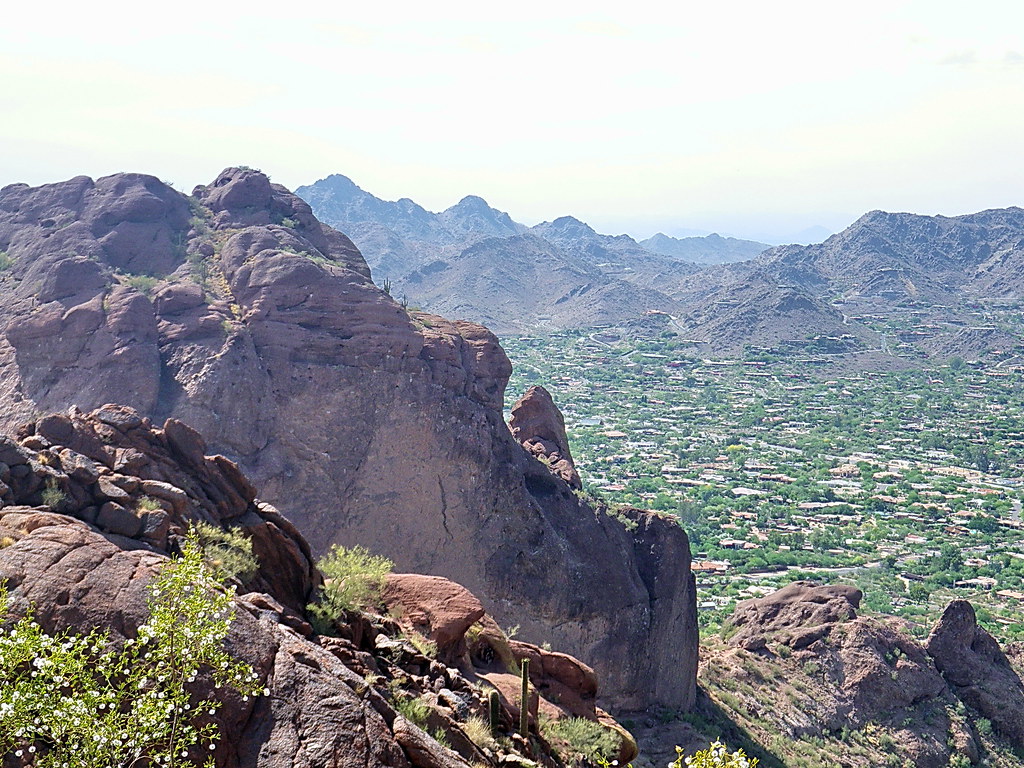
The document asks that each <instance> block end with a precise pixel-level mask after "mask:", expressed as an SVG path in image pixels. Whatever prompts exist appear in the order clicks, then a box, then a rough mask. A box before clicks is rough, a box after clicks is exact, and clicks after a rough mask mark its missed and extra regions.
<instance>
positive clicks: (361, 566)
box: [308, 545, 395, 631]
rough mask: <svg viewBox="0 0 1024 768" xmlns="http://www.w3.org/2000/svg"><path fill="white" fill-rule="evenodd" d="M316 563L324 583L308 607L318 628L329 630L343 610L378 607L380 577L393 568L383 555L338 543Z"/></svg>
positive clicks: (382, 581) (382, 582)
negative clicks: (342, 545) (315, 599)
mask: <svg viewBox="0 0 1024 768" xmlns="http://www.w3.org/2000/svg"><path fill="white" fill-rule="evenodd" d="M317 565H318V566H319V567H320V571H321V572H322V573H323V575H324V586H323V589H321V590H320V594H319V596H318V599H317V601H316V602H314V603H312V604H310V605H309V606H308V610H309V613H310V614H311V615H312V616H313V618H314V619H315V620H316V623H317V624H318V627H317V629H318V630H319V631H327V630H329V629H330V626H331V625H332V624H333V623H334V622H337V621H339V620H341V619H342V618H343V617H344V614H345V612H346V611H355V610H364V609H367V608H372V607H376V606H378V605H379V603H380V591H381V589H382V588H383V587H384V579H385V577H387V575H388V574H389V573H391V570H392V569H393V568H394V567H395V564H394V563H393V562H391V561H390V560H388V559H387V558H386V557H380V556H379V555H373V554H370V551H369V550H367V549H365V548H364V547H352V548H347V547H341V546H338V545H335V546H333V547H331V551H330V552H328V553H327V554H326V555H325V556H324V557H322V558H320V562H319V563H318V564H317Z"/></svg>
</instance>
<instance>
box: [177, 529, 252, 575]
mask: <svg viewBox="0 0 1024 768" xmlns="http://www.w3.org/2000/svg"><path fill="white" fill-rule="evenodd" d="M193 531H195V536H196V540H197V541H198V542H199V546H200V547H201V548H202V550H203V557H204V558H205V559H206V564H207V565H209V566H210V567H211V568H213V569H214V570H216V571H218V572H219V573H222V574H224V575H225V576H226V577H227V578H229V579H238V580H239V581H240V582H241V583H243V584H244V583H245V582H247V581H248V580H249V579H251V578H252V577H253V576H255V575H256V572H257V571H259V569H260V563H259V560H257V559H256V556H255V555H254V554H253V553H252V539H250V538H249V537H248V536H246V535H245V534H244V533H242V532H241V531H239V530H237V529H233V530H232V529H228V530H224V529H223V528H218V527H217V526H216V525H210V524H209V523H196V524H195V526H193Z"/></svg>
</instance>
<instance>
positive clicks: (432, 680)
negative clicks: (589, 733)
mask: <svg viewBox="0 0 1024 768" xmlns="http://www.w3.org/2000/svg"><path fill="white" fill-rule="evenodd" d="M205 452H206V445H205V442H204V440H203V438H202V437H201V436H200V435H199V434H198V433H197V432H196V431H195V430H193V429H191V428H190V427H188V426H186V425H185V424H183V423H181V422H179V421H176V420H173V419H171V420H168V421H167V422H166V423H165V424H164V426H163V428H162V429H161V428H156V427H154V426H153V425H152V424H151V423H150V422H149V420H148V419H146V418H143V417H141V416H140V415H139V414H138V413H137V412H136V411H134V410H132V409H129V408H126V407H122V406H112V405H107V406H104V407H103V408H101V409H98V410H97V411H95V412H93V413H88V414H84V413H81V412H78V411H76V410H72V411H71V412H69V413H68V414H55V415H51V416H46V417H44V418H41V419H39V420H37V421H35V422H32V423H30V424H29V425H27V426H26V427H25V428H24V429H23V430H21V433H20V439H19V440H18V441H15V440H13V439H10V438H6V437H0V539H2V540H3V544H0V584H4V585H5V586H6V587H7V588H8V589H9V590H10V593H11V600H12V604H13V606H14V609H15V611H16V612H18V613H20V612H23V611H24V610H25V609H26V608H27V607H28V606H30V605H31V606H33V607H34V613H35V616H36V619H37V620H38V621H39V622H40V623H41V624H42V625H43V626H44V628H45V629H46V630H47V631H49V632H51V633H56V632H60V631H63V630H65V629H72V630H74V631H77V632H85V631H88V630H91V629H93V628H100V629H103V630H107V631H109V632H110V635H111V638H112V640H113V641H114V642H118V641H120V640H122V639H124V638H126V637H130V636H132V634H133V632H134V628H135V627H137V626H139V624H141V623H142V622H143V621H144V619H145V616H146V613H147V605H146V603H147V593H146V586H147V584H148V583H149V581H150V579H151V578H152V577H153V575H154V573H155V572H156V569H157V568H158V567H159V566H160V564H161V563H162V562H163V561H164V560H165V559H166V556H167V554H168V553H169V552H171V551H173V550H174V549H175V548H176V546H177V545H178V544H179V543H180V540H181V537H182V536H183V535H184V533H185V531H186V529H187V528H188V527H189V526H190V525H191V524H192V523H194V522H197V521H204V522H209V523H214V524H219V525H223V526H227V527H230V528H234V529H241V530H242V531H244V532H245V533H247V534H248V535H250V536H251V538H252V541H253V549H254V553H255V554H256V555H257V557H258V559H259V566H260V567H259V570H258V571H257V573H256V575H255V576H253V577H252V578H250V579H249V580H248V581H247V582H246V583H245V584H244V585H241V590H240V591H241V592H242V593H243V594H241V596H240V597H238V598H236V599H235V601H234V603H235V613H236V620H235V622H234V624H233V625H232V629H231V634H230V636H229V638H228V641H227V643H228V650H229V651H230V652H231V653H232V654H233V655H235V656H237V657H238V658H240V659H243V660H245V661H247V662H248V663H250V664H251V665H253V667H254V668H255V670H256V671H257V673H258V674H259V676H260V680H261V682H262V684H263V685H265V686H266V687H267V688H269V689H270V691H271V693H270V695H269V696H267V697H257V698H256V699H255V700H249V701H243V700H240V699H239V698H238V697H237V696H233V695H232V694H229V693H226V694H224V696H225V698H224V702H225V704H226V706H225V707H224V708H223V709H222V710H220V712H219V713H218V715H217V717H218V724H219V727H220V730H221V734H222V738H221V740H220V742H219V746H218V748H217V751H216V753H215V757H216V763H217V765H218V766H219V767H220V768H236V767H237V768H242V767H243V766H245V767H247V768H248V767H249V766H253V767H254V768H297V767H305V768H342V766H350V765H371V766H396V767H404V766H413V767H414V768H468V766H469V765H471V764H473V765H487V766H490V765H495V764H497V763H498V762H499V760H505V762H506V763H507V762H508V759H507V758H506V756H504V755H502V754H500V753H499V752H498V751H497V750H496V748H491V747H481V746H479V745H476V744H474V743H473V742H472V741H471V740H470V739H469V738H468V737H467V736H466V734H465V733H464V732H463V730H462V725H461V724H462V723H463V722H465V720H466V718H467V717H468V716H469V715H472V714H476V715H481V714H484V713H486V711H487V710H486V700H485V698H484V696H483V695H482V694H481V693H480V691H479V690H478V689H477V688H475V687H474V686H473V683H474V682H479V681H480V680H481V679H482V678H479V677H478V675H477V671H478V670H477V669H476V668H475V667H474V665H473V662H472V660H471V659H470V654H469V649H468V644H467V641H466V633H467V631H468V630H469V629H470V627H471V626H473V625H474V624H476V623H478V622H485V623H486V625H487V627H488V628H490V631H492V632H494V637H495V638H500V639H501V641H502V642H504V643H505V645H506V646H508V641H507V640H505V639H504V635H503V634H502V633H501V632H500V630H497V625H496V624H495V623H494V621H493V619H491V618H490V617H489V616H486V615H485V614H484V610H483V608H482V606H481V604H480V601H479V600H477V599H476V598H475V597H474V596H473V595H472V594H471V593H470V592H469V591H468V590H466V589H465V588H464V587H461V586H460V585H458V584H455V583H453V582H450V581H448V580H446V579H441V578H438V577H433V576H419V575H415V574H401V575H397V576H393V577H392V578H391V579H390V580H389V585H388V588H387V590H386V592H385V596H386V598H387V600H388V601H389V602H390V604H391V605H392V607H396V608H397V607H398V606H401V607H402V609H403V610H402V611H401V613H400V614H399V615H400V619H399V621H400V624H402V625H404V626H405V627H406V629H407V630H408V631H413V632H420V633H423V634H429V635H430V636H431V637H432V638H433V639H435V640H436V641H437V644H438V650H439V654H438V657H439V659H440V661H441V662H444V663H439V661H438V659H435V658H428V657H426V656H424V655H423V654H422V653H420V652H418V651H417V650H415V649H414V648H413V646H412V645H410V644H409V643H407V642H403V641H402V640H400V639H398V637H397V636H398V629H399V625H396V624H394V623H392V622H390V621H388V620H387V619H383V618H381V617H376V618H375V617H371V616H352V617H350V618H351V623H347V624H345V625H344V626H343V627H342V629H344V630H345V631H344V633H343V634H345V635H347V636H348V639H345V638H336V637H320V636H315V635H314V634H313V630H312V627H311V626H310V624H309V622H308V621H307V620H306V616H305V606H306V603H307V601H308V600H309V599H310V597H311V595H310V590H311V589H312V588H313V586H314V585H317V584H319V583H320V575H319V573H318V572H317V571H316V570H315V568H313V567H312V565H311V562H310V554H309V548H308V546H307V545H306V543H305V541H304V540H303V539H302V537H301V536H300V535H298V533H297V532H296V531H295V529H294V528H293V527H292V526H291V524H290V523H288V522H287V520H285V519H284V518H283V517H282V516H281V515H280V514H279V513H277V512H276V510H274V509H273V508H272V507H270V506H269V505H267V504H264V503H263V502H260V501H258V500H257V499H256V495H255V489H254V488H253V486H252V485H251V484H250V483H249V481H248V480H247V479H246V478H245V477H244V476H243V475H242V474H241V472H240V471H239V470H238V467H237V466H236V465H235V464H233V463H232V462H230V461H228V460H227V459H225V458H224V457H222V456H206V455H205ZM55 491H60V494H55ZM43 501H48V502H49V504H50V505H52V506H50V507H49V508H47V507H45V506H41V505H40V504H41V502H43ZM516 652H517V656H516V657H515V658H525V657H527V656H529V657H531V658H534V657H536V658H537V659H538V661H537V664H536V670H535V674H534V677H533V679H534V683H535V685H536V686H537V688H538V690H539V691H540V693H541V695H543V696H553V695H554V694H555V693H559V694H561V695H564V696H565V697H566V700H567V701H568V700H573V701H578V702H579V707H578V708H577V709H576V710H573V713H574V714H578V713H582V714H583V715H584V716H587V715H589V716H590V717H592V718H596V717H597V714H598V711H597V710H595V708H594V698H595V694H596V689H597V686H596V679H595V678H594V676H593V673H592V672H591V671H590V670H589V668H587V667H586V666H585V665H583V664H582V663H581V662H579V661H577V660H575V659H573V658H572V657H570V656H567V655H564V654H556V653H551V652H547V651H541V650H540V649H538V648H536V647H534V646H528V645H524V644H516ZM510 658H512V657H510ZM449 662H450V663H449ZM513 662H514V659H513ZM451 665H458V666H459V667H460V668H461V670H462V672H461V673H460V672H459V671H457V670H456V669H453V668H452V666H451ZM377 678H380V679H381V680H382V684H381V686H380V688H379V689H378V688H375V687H373V685H372V682H373V680H375V679H377ZM384 682H388V683H390V686H389V687H385V686H384V685H383V683H384ZM556 684H557V686H558V687H553V686H555V685H556ZM395 691H404V692H406V693H407V694H409V695H414V696H416V697H418V698H420V699H421V700H422V701H423V702H425V703H426V704H427V705H428V706H429V707H430V713H431V714H430V722H429V726H430V727H431V728H436V729H439V730H440V731H442V732H444V733H445V735H446V738H448V740H449V742H450V743H451V744H452V746H453V749H448V748H445V747H443V746H441V745H440V744H439V743H438V742H437V741H436V740H435V739H434V738H432V737H431V736H429V735H428V734H427V733H425V732H424V731H423V730H421V729H420V728H419V727H417V726H415V725H413V724H412V723H410V722H409V721H407V720H405V718H403V717H402V716H401V715H400V714H398V713H397V712H396V710H395V709H394V708H393V706H392V704H391V703H390V702H391V701H392V700H393V699H394V696H396V695H404V694H396V693H395ZM545 706H546V707H547V708H548V709H551V710H552V711H558V712H559V713H560V712H561V710H558V709H557V708H555V707H554V705H553V704H550V703H547V702H545ZM512 712H513V710H512V707H511V704H510V706H509V707H507V712H506V718H505V719H506V721H507V724H508V728H507V730H509V731H510V730H511V725H512V723H514V722H516V721H515V720H513V717H512ZM601 714H602V716H603V717H604V721H605V722H606V724H607V726H608V727H610V728H613V729H617V730H618V729H620V728H621V727H620V726H618V724H617V723H615V722H614V721H613V720H610V719H609V718H607V716H604V715H603V713H601ZM534 727H536V722H535V723H534ZM623 743H624V745H625V747H624V750H625V751H624V754H632V752H630V750H631V749H632V747H631V746H630V745H631V744H632V742H631V741H630V740H629V738H628V734H627V735H626V736H625V738H624V742H623ZM492 746H493V745H492ZM3 757H4V756H3V755H0V760H2V759H3ZM533 757H534V758H535V759H537V760H539V761H540V763H541V764H542V765H544V766H547V767H548V768H553V766H554V763H553V761H552V759H551V756H550V755H549V754H548V753H547V752H544V751H541V752H540V753H538V754H534V755H533ZM503 764H504V763H503Z"/></svg>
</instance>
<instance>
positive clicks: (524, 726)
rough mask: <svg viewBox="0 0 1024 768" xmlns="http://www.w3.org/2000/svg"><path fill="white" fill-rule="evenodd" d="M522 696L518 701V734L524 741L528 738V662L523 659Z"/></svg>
mask: <svg viewBox="0 0 1024 768" xmlns="http://www.w3.org/2000/svg"><path fill="white" fill-rule="evenodd" d="M522 677H523V696H522V698H521V699H520V701H519V733H520V735H521V736H522V737H523V738H524V739H529V738H530V660H529V659H523V665H522Z"/></svg>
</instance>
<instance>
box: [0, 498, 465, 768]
mask: <svg viewBox="0 0 1024 768" xmlns="http://www.w3.org/2000/svg"><path fill="white" fill-rule="evenodd" d="M9 531H15V532H17V541H16V543H15V544H13V545H11V546H8V547H6V548H3V549H0V579H2V580H6V581H7V583H8V584H9V585H10V586H11V587H12V588H13V592H12V597H13V601H14V604H15V605H20V606H24V605H26V604H28V603H31V604H32V605H34V606H35V608H36V617H37V620H38V621H39V622H40V623H41V624H42V625H43V626H44V628H46V629H47V630H48V631H50V632H55V631H60V630H61V629H64V628H69V627H73V628H76V629H78V628H83V627H105V628H109V629H110V631H111V632H112V634H113V636H114V639H115V640H118V639H121V638H123V637H124V632H125V630H126V628H128V627H135V626H138V625H139V624H140V623H141V621H142V620H143V618H144V616H145V614H146V592H145V587H146V584H147V583H148V581H149V579H150V578H151V576H152V574H153V571H154V569H155V567H156V566H157V565H159V563H160V562H161V561H162V560H163V557H162V556H161V555H158V554H154V553H152V552H149V551H146V550H144V549H134V550H120V549H118V547H117V546H115V544H113V543H112V542H111V541H108V540H107V539H105V538H104V537H102V536H100V535H99V534H98V533H96V532H95V531H91V530H89V528H88V526H87V525H86V524H84V523H78V522H75V521H71V520H69V519H68V518H66V517H63V516H60V515H53V514H49V513H38V512H35V513H32V512H29V511H24V512H23V511H14V512H12V511H11V510H7V509H5V510H0V534H4V535H6V534H7V533H8V532H9ZM25 531H27V532H28V533H25ZM27 576H31V578H27ZM228 649H229V651H230V652H232V653H233V654H235V655H236V656H238V657H239V658H241V659H242V660H244V661H246V662H248V663H250V664H252V665H253V667H254V668H255V669H256V671H257V672H258V673H259V674H260V676H261V680H262V682H263V684H264V685H265V686H266V687H267V688H269V689H270V691H271V693H270V696H268V697H259V698H258V699H256V700H255V701H253V700H250V701H249V702H248V703H245V702H241V701H240V700H238V699H237V698H231V697H230V696H229V697H228V698H227V700H226V701H227V706H226V707H225V708H224V709H222V710H221V711H220V713H219V714H218V718H219V720H220V730H221V739H220V741H219V745H218V748H217V751H216V753H215V756H216V759H217V764H218V765H219V766H223V768H248V767H249V766H253V767H256V768H299V767H301V768H347V767H348V766H352V765H374V766H377V765H379V766H394V767H395V768H407V766H408V765H409V762H408V761H407V759H406V757H405V753H404V752H403V750H402V748H401V747H400V746H399V742H398V741H397V740H396V738H395V736H394V735H393V734H392V732H391V729H390V728H389V727H388V724H387V722H386V721H385V720H384V719H383V718H382V717H381V715H380V714H379V713H378V712H377V711H376V709H375V708H374V707H373V706H372V705H371V704H370V703H369V702H368V701H366V700H365V699H363V698H360V696H359V695H357V694H356V693H355V688H357V687H359V686H360V685H362V686H364V687H365V683H364V682H363V681H362V678H360V677H358V676H356V675H355V674H354V673H352V672H351V671H350V670H348V669H347V668H345V667H344V665H342V663H341V662H340V661H339V660H338V659H336V658H335V657H334V656H333V655H331V654H330V653H329V652H327V651H326V650H324V649H322V648H320V647H319V646H316V645H314V644H312V643H310V642H309V641H307V640H305V639H304V638H302V637H300V636H298V635H296V634H295V633H294V632H292V631H291V630H290V629H288V628H286V627H284V626H282V625H280V624H278V623H276V622H274V621H272V620H271V619H270V618H269V617H268V616H262V615H261V616H259V617H258V618H257V617H254V616H253V615H251V614H250V613H249V610H248V609H247V605H246V604H245V603H244V602H242V601H241V600H238V599H236V601H235V621H234V623H233V625H232V628H231V634H230V635H229V638H228ZM410 729H411V726H410ZM416 738H417V737H416V736H415V735H410V736H409V739H410V743H413V741H415V739H416ZM418 738H420V739H421V740H422V739H425V738H427V737H425V735H424V736H421V737H418ZM438 749H439V748H438V747H432V746H431V745H430V744H427V745H426V746H425V750H426V751H425V754H435V752H436V754H438V755H440V756H443V757H449V756H448V755H447V754H446V753H445V752H438V751H437V750H438ZM439 764H440V765H446V764H445V763H439ZM453 765H459V766H463V765H464V764H463V763H461V762H456V763H453Z"/></svg>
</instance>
